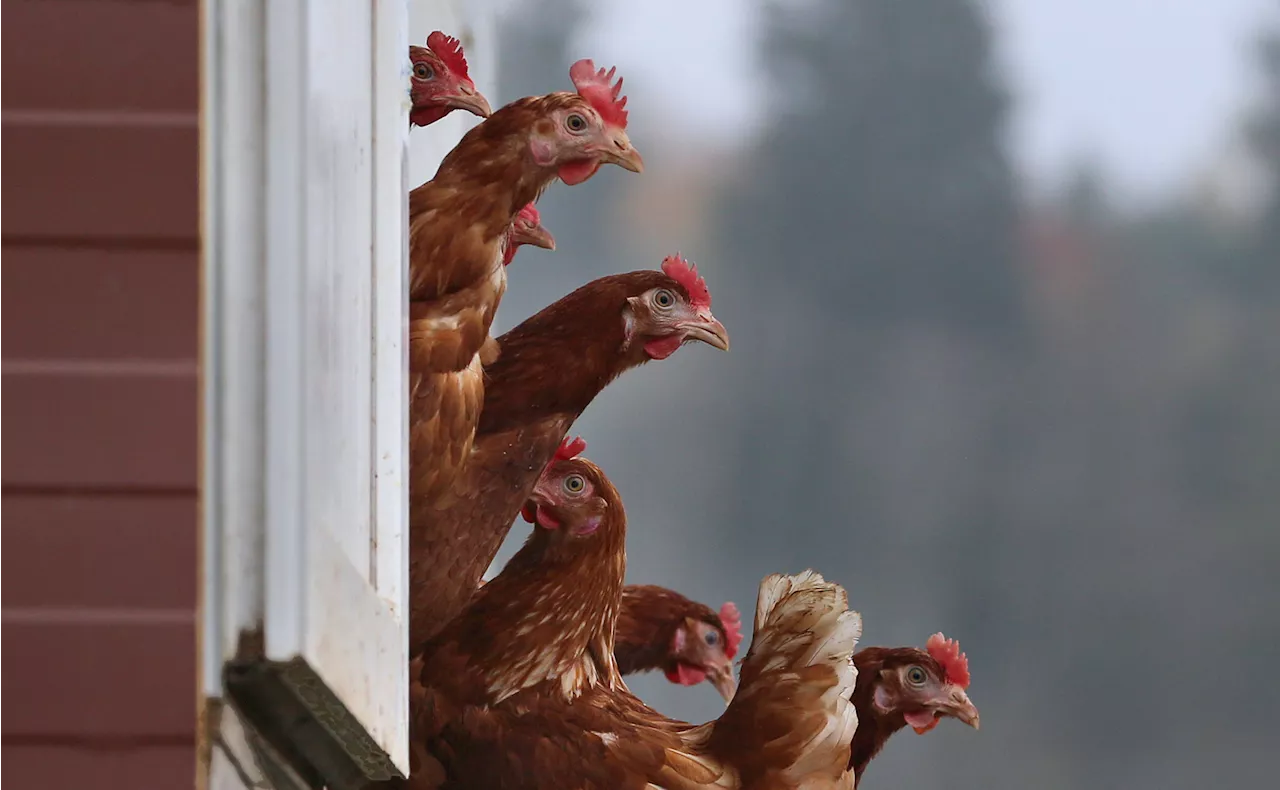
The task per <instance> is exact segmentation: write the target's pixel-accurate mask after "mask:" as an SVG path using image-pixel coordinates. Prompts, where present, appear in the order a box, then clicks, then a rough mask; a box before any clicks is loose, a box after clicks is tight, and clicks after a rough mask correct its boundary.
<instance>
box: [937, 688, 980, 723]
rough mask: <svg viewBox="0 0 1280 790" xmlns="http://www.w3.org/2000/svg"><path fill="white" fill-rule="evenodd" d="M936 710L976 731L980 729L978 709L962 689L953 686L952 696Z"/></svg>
mask: <svg viewBox="0 0 1280 790" xmlns="http://www.w3.org/2000/svg"><path fill="white" fill-rule="evenodd" d="M935 710H936V711H937V712H938V713H940V714H942V715H943V716H950V717H952V718H953V719H957V720H959V721H962V722H964V723H965V724H968V725H969V726H970V727H972V728H974V729H975V730H976V729H978V708H977V706H975V705H974V704H973V702H971V701H970V700H969V695H968V694H966V693H965V691H964V689H962V688H959V687H956V686H952V687H951V693H950V695H949V696H948V697H947V698H946V699H945V700H943V701H942V702H941V703H939V704H938V705H937V707H936V708H935Z"/></svg>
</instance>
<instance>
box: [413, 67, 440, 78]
mask: <svg viewBox="0 0 1280 790" xmlns="http://www.w3.org/2000/svg"><path fill="white" fill-rule="evenodd" d="M413 76H414V78H415V79H419V80H429V79H432V78H433V77H435V76H436V73H435V71H434V70H433V69H432V68H431V67H430V66H428V65H427V64H425V63H415V64H413Z"/></svg>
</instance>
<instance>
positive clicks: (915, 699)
mask: <svg viewBox="0 0 1280 790" xmlns="http://www.w3.org/2000/svg"><path fill="white" fill-rule="evenodd" d="M853 663H854V664H855V665H856V666H857V667H858V682H857V688H855V689H854V692H853V702H854V705H856V706H857V708H858V731H857V732H856V733H855V734H854V736H853V749H852V754H851V755H850V758H849V767H850V768H852V769H853V771H854V774H855V776H856V777H857V778H858V779H861V777H862V774H863V772H864V771H866V770H867V764H868V763H869V762H871V758H872V757H875V756H876V754H878V753H879V751H880V750H881V749H882V748H884V744H885V742H886V741H888V740H889V736H890V735H893V734H894V733H895V732H897V731H898V730H901V729H902V728H903V727H906V726H907V725H910V726H911V728H912V729H914V730H915V731H916V732H917V733H918V734H921V735H923V734H924V733H926V732H928V731H929V730H932V729H933V728H934V727H936V726H937V725H938V722H939V721H941V719H942V717H943V716H950V717H952V718H954V719H958V720H959V721H962V722H964V723H965V724H968V725H969V726H970V727H973V728H974V729H975V730H976V729H977V728H978V709H977V708H976V707H975V706H974V704H973V702H971V701H970V700H969V695H968V693H967V692H966V689H967V688H968V687H969V660H968V658H967V657H966V656H965V655H964V654H963V653H961V652H960V645H959V643H957V642H956V641H955V640H954V639H947V638H946V637H944V636H943V635H942V634H940V633H938V634H934V635H933V636H931V637H929V640H928V641H927V642H926V643H925V649H924V650H920V649H919V648H915V647H892V648H886V647H868V648H864V649H862V650H859V651H858V652H857V653H855V654H854V656H853Z"/></svg>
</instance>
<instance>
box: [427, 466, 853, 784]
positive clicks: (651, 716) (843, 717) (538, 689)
mask: <svg viewBox="0 0 1280 790" xmlns="http://www.w3.org/2000/svg"><path fill="white" fill-rule="evenodd" d="M582 446H583V445H582V443H581V442H580V441H575V442H565V443H563V444H561V445H560V447H559V448H558V451H557V452H556V453H555V455H554V457H553V459H552V461H551V463H550V464H548V466H547V468H546V469H545V470H544V472H543V473H542V474H541V475H540V476H539V478H538V480H537V482H536V484H535V485H534V487H533V489H532V491H531V494H530V497H529V501H528V503H527V506H526V507H527V508H528V511H529V512H530V513H531V514H532V516H533V518H534V521H535V524H536V526H535V528H534V530H533V533H532V534H531V535H530V537H529V539H528V540H527V541H526V542H525V545H524V546H523V547H522V548H521V549H520V551H519V552H517V554H516V555H515V556H514V557H513V558H512V559H511V561H510V562H509V563H508V564H507V566H506V567H505V568H504V569H503V571H502V572H501V573H500V574H498V576H497V577H495V578H494V579H493V580H492V581H490V582H489V583H488V584H486V585H484V586H483V587H482V588H481V589H480V590H479V591H478V592H477V593H476V596H475V599H474V600H473V601H472V602H471V604H470V605H469V606H468V607H467V608H466V610H465V611H464V612H463V613H462V614H461V615H459V616H458V617H457V618H456V619H454V620H453V621H451V622H450V623H449V624H448V625H446V626H445V628H444V629H442V630H441V631H440V632H439V633H437V634H436V635H435V637H434V638H432V639H431V640H430V641H429V642H428V643H427V645H426V648H425V650H424V652H423V655H422V657H421V659H420V660H419V661H417V662H415V665H414V669H415V670H416V672H417V679H418V681H419V685H418V686H417V687H416V688H415V699H414V704H413V709H412V711H411V735H410V738H411V741H412V744H413V762H414V765H413V766H412V771H413V773H412V775H411V776H410V783H411V786H413V787H414V788H417V789H418V790H426V788H436V787H442V786H447V787H450V788H460V789H461V788H481V787H483V788H545V787H573V788H592V789H594V788H601V789H602V790H603V788H610V789H611V790H612V789H613V788H635V789H636V790H639V789H640V788H669V789H670V790H675V789H676V788H680V789H681V790H684V789H686V788H687V789H692V788H712V787H714V788H724V789H725V790H733V789H734V788H772V787H786V788H836V787H852V782H853V775H852V773H851V772H850V771H849V770H848V762H849V750H850V742H851V740H852V738H853V734H854V730H855V728H856V726H857V713H856V710H855V708H854V706H853V704H852V702H851V701H850V698H851V696H852V694H853V691H854V687H855V682H856V676H857V670H856V669H855V667H854V664H853V661H852V655H853V650H854V647H855V645H856V643H857V640H858V637H859V636H860V634H861V619H860V617H859V616H858V614H857V613H856V612H851V611H849V610H848V603H847V599H846V597H845V593H844V590H843V589H841V588H840V587H839V586H838V585H834V584H829V583H827V582H826V581H824V580H823V578H822V577H821V576H820V575H818V574H817V573H814V572H812V571H809V572H806V573H803V574H800V575H798V576H781V575H774V576H771V577H769V578H767V579H765V581H764V582H763V583H762V584H761V586H760V595H759V600H758V603H757V607H756V618H755V631H754V638H753V641H752V645H751V649H750V650H749V651H748V653H747V656H746V658H745V660H744V662H743V668H742V685H741V686H740V688H739V689H738V692H737V694H736V695H735V696H734V698H733V701H732V702H731V703H730V705H729V707H728V708H727V709H726V710H725V712H724V714H723V715H722V716H721V717H720V718H719V719H717V720H716V721H714V722H709V723H707V724H704V725H701V726H691V725H689V724H686V723H684V722H678V721H674V720H672V719H668V718H666V717H664V716H662V715H661V714H659V713H657V712H656V711H653V710H652V709H650V708H648V707H647V706H645V705H644V703H642V702H641V701H640V700H639V699H637V698H636V697H635V696H634V695H633V694H631V693H630V691H629V690H628V689H627V687H626V684H625V683H624V682H623V680H622V675H621V673H620V671H619V668H618V665H617V662H616V661H615V659H614V633H615V627H616V623H617V620H618V616H619V611H620V609H621V605H622V588H623V579H624V576H625V573H626V547H625V542H626V513H625V510H624V509H623V505H622V500H621V498H620V496H619V495H618V491H617V489H616V488H614V486H613V484H612V483H611V482H610V481H609V479H608V478H607V477H606V476H605V475H604V473H603V472H602V471H601V470H600V469H599V467H597V466H596V465H594V464H592V463H591V462H590V461H587V460H586V459H583V458H580V457H576V453H577V452H579V451H580V450H581V449H582Z"/></svg>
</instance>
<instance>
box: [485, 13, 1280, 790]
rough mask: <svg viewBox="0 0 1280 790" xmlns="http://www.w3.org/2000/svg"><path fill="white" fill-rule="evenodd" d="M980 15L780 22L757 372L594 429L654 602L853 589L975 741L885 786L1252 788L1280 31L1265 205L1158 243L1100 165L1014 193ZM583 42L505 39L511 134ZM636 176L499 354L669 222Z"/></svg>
mask: <svg viewBox="0 0 1280 790" xmlns="http://www.w3.org/2000/svg"><path fill="white" fill-rule="evenodd" d="M783 5H785V8H783V7H781V6H783ZM983 8H985V5H983V4H981V3H979V2H978V0H806V1H805V2H788V3H785V4H779V7H776V8H771V9H770V10H769V11H768V16H767V18H766V19H765V24H764V25H762V27H761V29H762V31H763V33H764V38H763V40H762V41H761V42H760V45H761V50H760V51H761V56H762V57H761V60H760V62H761V63H762V65H763V67H764V68H763V74H762V75H761V77H760V79H762V80H765V81H767V87H766V88H765V89H764V90H763V92H762V94H761V95H762V107H763V114H764V116H765V117H764V128H763V129H762V131H761V133H760V135H759V137H758V139H756V140H754V141H752V144H751V145H750V146H749V147H747V149H746V150H745V151H742V152H740V153H739V155H738V158H737V159H736V161H734V164H735V165H736V170H735V171H734V172H730V173H727V174H725V176H724V177H723V191H722V195H721V196H720V198H719V201H718V205H717V207H716V208H717V209H718V212H717V213H718V216H717V219H718V222H719V232H718V234H717V235H718V237H719V239H718V246H719V248H720V249H719V250H718V251H717V254H716V256H715V259H716V261H717V263H716V270H715V275H714V277H711V276H709V279H711V289H712V291H713V293H714V294H715V299H716V308H715V309H716V314H717V315H718V316H719V317H720V318H721V319H722V320H724V322H725V324H726V325H727V326H728V327H729V328H730V331H731V333H732V335H733V346H734V349H733V352H732V353H730V354H728V355H723V356H716V357H714V358H711V357H710V356H709V354H705V353H704V354H699V353H698V351H696V350H694V351H690V352H687V353H684V352H682V354H680V355H677V356H676V357H675V358H673V359H672V360H669V361H666V362H664V363H662V365H661V366H657V368H658V369H649V370H646V371H645V372H643V373H636V374H634V376H633V377H629V378H627V379H625V380H624V381H623V382H620V383H619V384H618V385H615V386H614V387H611V388H610V391H609V392H608V393H606V395H605V396H604V397H602V399H601V401H602V402H601V403H599V404H596V405H593V407H592V409H591V410H589V411H588V413H587V414H586V415H584V418H583V420H582V421H581V425H580V427H578V428H576V432H581V433H583V435H584V436H586V438H587V439H588V441H589V442H591V443H592V447H593V450H592V453H593V457H596V458H598V459H600V460H602V461H604V462H605V463H606V465H607V468H608V469H609V470H610V473H611V474H613V475H616V478H617V479H618V481H619V484H620V487H622V488H623V490H624V498H625V499H626V501H627V508H628V514H629V515H630V516H633V517H634V520H633V522H632V523H633V525H634V529H633V534H632V537H631V538H629V546H630V548H631V549H632V559H633V565H632V568H631V570H630V572H629V574H630V577H631V580H632V581H643V582H653V583H661V584H669V585H672V586H675V587H678V588H680V589H683V590H685V591H687V592H690V593H691V594H693V595H695V596H700V597H704V598H707V600H709V601H711V602H715V601H716V600H722V599H723V597H734V598H737V599H738V602H739V604H740V605H745V608H749V606H750V604H749V599H747V600H744V597H745V596H748V595H751V594H754V591H755V588H756V585H757V583H758V582H759V580H760V578H761V577H762V576H763V575H764V574H766V573H770V572H774V571H795V570H799V569H802V568H805V567H815V568H817V569H819V570H821V571H823V572H824V573H827V574H828V575H829V576H831V577H832V578H836V579H839V580H840V581H841V582H842V583H844V584H845V585H846V586H847V587H848V589H849V592H850V596H851V599H852V601H853V603H854V605H855V606H856V607H857V608H858V609H860V610H861V611H862V613H863V615H864V617H865V622H866V634H865V638H864V644H868V645H870V644H908V643H915V644H919V643H921V642H922V641H923V640H924V638H926V637H927V635H928V634H929V633H931V632H932V631H933V630H937V629H939V628H942V629H945V630H946V631H947V633H948V635H951V636H956V637H958V638H959V639H960V640H961V643H962V644H963V645H965V646H966V649H967V650H968V652H969V655H970V658H971V659H972V662H973V666H974V687H973V689H972V691H973V693H974V696H975V700H977V702H978V704H979V706H980V707H981V709H982V712H983V719H984V728H983V730H982V733H981V734H980V735H978V736H973V737H970V736H972V733H968V732H958V733H956V732H952V733H946V732H945V731H943V730H941V729H940V730H939V734H938V735H931V736H930V737H929V738H927V739H923V740H922V741H915V740H911V739H909V742H905V743H897V744H896V745H891V746H890V748H889V749H888V750H886V753H885V754H884V755H883V756H881V757H879V758H877V768H876V769H875V770H876V772H877V775H879V776H880V777H881V778H880V779H878V780H876V781H877V782H878V783H879V784H883V785H885V786H893V785H912V784H922V783H925V782H927V781H936V779H937V777H938V776H947V777H948V781H949V782H950V783H951V784H952V785H954V786H955V787H957V788H961V787H1028V786H1034V787H1046V788H1047V787H1079V786H1089V785H1091V784H1099V783H1101V784H1103V785H1105V786H1108V787H1110V786H1116V787H1122V786H1123V787H1161V788H1172V787H1188V788H1190V787H1198V786H1214V787H1216V786H1235V785H1239V786H1249V785H1250V784H1251V783H1253V784H1261V783H1262V781H1261V777H1263V776H1265V775H1266V774H1264V771H1269V770H1270V769H1269V765H1270V762H1271V758H1270V751H1271V749H1272V747H1271V742H1272V741H1273V740H1274V739H1275V735H1276V733H1277V729H1276V725H1275V724H1274V723H1272V722H1270V720H1269V719H1268V718H1267V712H1268V711H1270V710H1272V709H1274V708H1275V707H1276V706H1277V705H1278V704H1280V686H1276V685H1275V684H1270V685H1268V684H1265V683H1262V684H1259V683H1258V682H1257V681H1258V679H1259V678H1265V677H1267V676H1268V675H1267V673H1268V672H1269V671H1270V666H1271V664H1272V663H1274V658H1275V655H1276V650H1277V645H1278V644H1280V643H1277V641H1276V635H1275V633H1274V628H1270V629H1268V628H1265V627H1259V624H1269V623H1272V622H1273V621H1274V620H1275V615H1274V609H1275V605H1276V601H1277V600H1280V576H1277V575H1276V574H1275V572H1274V568H1275V566H1276V565H1277V564H1278V563H1280V530H1278V529H1277V528H1276V525H1277V524H1280V495H1278V494H1277V493H1276V492H1277V482H1278V481H1280V353H1277V351H1276V348H1277V338H1280V238H1278V236H1277V234H1280V20H1277V24H1276V26H1275V30H1274V31H1273V32H1272V34H1271V36H1270V37H1269V38H1267V39H1266V41H1267V43H1264V44H1263V45H1261V48H1260V50H1258V51H1259V52H1260V53H1261V56H1260V57H1259V58H1258V59H1257V60H1256V61H1255V62H1256V63H1257V64H1258V67H1259V69H1260V70H1261V73H1262V74H1263V75H1265V79H1266V80H1267V85H1268V87H1267V88H1266V92H1265V95H1264V96H1263V102H1262V103H1261V104H1260V106H1259V107H1258V108H1257V112H1256V113H1255V114H1254V116H1253V118H1252V120H1251V121H1250V126H1249V130H1250V131H1249V133H1250V135H1251V138H1250V139H1251V140H1252V141H1253V145H1254V150H1255V151H1256V152H1257V154H1258V156H1259V159H1260V161H1262V162H1263V166H1264V167H1266V168H1267V169H1269V170H1270V172H1271V173H1272V174H1273V180H1274V181H1275V182H1276V183H1277V188H1276V189H1275V190H1274V191H1273V193H1272V195H1271V198H1270V202H1269V203H1268V204H1267V205H1266V206H1265V207H1264V210H1263V212H1262V215H1261V216H1260V217H1259V218H1258V219H1257V220H1256V221H1253V222H1251V223H1250V222H1248V221H1247V220H1244V219H1241V218H1239V217H1227V218H1226V221H1223V218H1222V216H1215V215H1214V214H1213V213H1212V212H1209V211H1206V210H1205V207H1204V206H1202V205H1199V204H1198V203H1197V202H1196V201H1195V200H1193V199H1190V198H1189V197H1188V196H1186V195H1172V194H1171V195H1168V196H1166V199H1165V200H1164V201H1163V202H1162V203H1160V204H1158V205H1155V206H1148V207H1146V208H1145V209H1144V210H1142V211H1140V212H1135V211H1134V210H1133V209H1132V208H1127V207H1125V206H1123V205H1121V201H1119V200H1117V199H1116V198H1115V195H1114V194H1113V190H1112V189H1111V186H1110V179H1109V175H1110V174H1109V173H1108V172H1107V171H1106V170H1105V168H1103V167H1101V166H1099V165H1098V164H1097V163H1095V162H1091V161H1090V160H1088V159H1082V160H1081V161H1080V162H1079V163H1078V166H1077V167H1076V168H1074V169H1073V170H1072V171H1071V173H1070V174H1069V175H1068V178H1066V179H1064V182H1063V184H1062V188H1061V189H1060V190H1058V193H1057V195H1056V197H1054V198H1052V199H1049V200H1047V201H1044V202H1043V203H1039V202H1031V201H1029V200H1028V199H1027V198H1026V197H1025V196H1023V195H1020V194H1019V189H1018V184H1017V181H1016V178H1015V177H1014V174H1013V172H1012V168H1011V165H1010V162H1009V154H1008V151H1007V149H1006V144H1005V140H1004V125H1005V122H1006V120H1007V117H1008V115H1009V114H1010V112H1011V110H1012V109H1013V107H1012V106H1011V97H1009V96H1008V95H1007V94H1006V91H1005V89H1004V87H1003V86H1002V83H1001V79H1000V75H999V74H998V73H997V72H996V69H995V67H994V65H993V61H992V51H991V48H992V41H991V33H990V30H989V28H988V25H987V21H986V18H985V16H984V14H983V13H982V9H983ZM580 18H581V8H580V6H579V4H578V2H574V0H539V2H536V3H533V2H531V3H528V4H518V5H516V6H515V7H514V9H513V10H512V11H511V12H510V14H509V15H508V16H507V17H506V19H505V21H504V25H503V28H502V30H503V50H504V51H503V57H502V75H503V82H502V85H503V96H502V97H501V98H502V99H503V100H510V99H511V98H514V97H515V96H518V95H525V94H528V93H536V92H544V91H546V90H548V89H550V88H553V87H557V86H564V87H566V88H567V87H568V82H567V74H566V71H565V70H566V67H567V64H568V63H569V62H571V61H572V60H573V59H574V58H575V57H578V56H580V55H581V54H592V53H590V52H583V53H578V52H575V51H573V47H572V46H571V43H570V42H571V41H572V40H573V35H574V29H575V22H576V21H578V20H580ZM1106 23H1107V22H1106V20H1099V24H1106ZM1065 34H1069V33H1064V35H1065ZM1079 47H1080V51H1081V53H1082V57H1086V56H1087V54H1086V53H1087V51H1088V47H1089V42H1088V41H1087V40H1081V41H1080V42H1079ZM1250 54H1252V53H1250ZM601 57H607V56H605V55H603V54H602V55H601ZM677 78H684V77H683V76H681V77H673V79H677ZM637 98H638V100H637V102H635V105H636V112H637V113H639V112H640V108H641V107H642V106H644V105H643V104H642V102H641V101H639V98H640V97H637ZM672 120H673V119H669V118H667V119H662V118H657V119H651V122H654V123H661V122H663V121H666V122H668V123H670V122H671V121H672ZM678 120H679V119H678V118H677V119H674V121H677V122H678ZM1224 120H1225V119H1224ZM671 125H674V126H676V127H677V132H676V133H674V135H673V136H675V137H677V139H678V142H679V144H680V145H681V146H687V147H690V148H692V147H694V145H695V143H696V142H697V141H688V140H686V139H684V138H679V136H678V126H679V125H678V123H675V124H671ZM642 150H643V148H642ZM646 153H648V152H647V151H646ZM718 153H719V152H718ZM655 159H656V157H655ZM1188 164H1190V163H1188ZM660 171H661V166H655V167H654V168H653V172H652V173H650V174H646V175H645V176H642V178H646V179H648V178H655V177H657V176H658V175H659V173H660ZM619 178H621V179H633V178H635V177H634V176H632V175H630V174H622V173H612V172H611V171H610V169H609V168H606V169H605V171H604V172H602V173H601V174H600V176H597V179H600V181H603V183H601V182H598V181H596V180H593V182H592V184H591V185H590V186H589V187H585V188H573V189H567V188H560V187H557V188H553V189H551V190H549V191H548V193H547V194H546V196H545V198H544V199H543V201H542V202H541V204H540V205H541V207H542V209H543V212H544V215H545V216H546V217H547V220H548V225H549V227H551V229H552V230H553V231H554V232H556V233H557V234H558V235H559V236H561V238H562V239H563V241H564V244H563V245H562V249H561V250H560V251H558V252H557V253H556V254H555V256H554V262H553V263H552V264H551V265H543V264H542V262H541V261H535V259H534V258H535V256H538V255H539V253H538V252H536V251H533V252H530V253H527V255H529V259H528V261H527V264H521V265H519V266H515V267H512V271H511V273H510V274H511V277H512V286H511V289H510V291H509V292H508V296H507V297H506V300H505V301H504V304H503V309H502V314H501V316H500V319H501V320H502V321H503V322H504V325H505V326H509V325H510V324H511V323H514V321H515V320H518V319H519V318H521V317H523V315H527V314H528V312H530V311H531V310H532V309H534V308H536V307H539V306H541V305H543V304H546V303H547V302H549V301H551V300H552V299H554V298H557V297H558V296H560V295H562V294H563V293H564V292H566V291H567V289H568V288H569V287H572V286H573V285H576V284H578V283H580V282H581V281H582V280H583V279H586V278H587V277H589V276H599V275H600V274H604V273H606V272H608V271H616V270H617V267H616V265H615V264H616V260H617V258H618V255H619V254H620V253H621V254H627V253H626V251H619V250H618V249H617V248H616V246H615V247H614V248H613V249H609V248H608V247H607V246H606V244H607V242H608V236H609V235H615V236H618V235H622V234H619V233H618V230H619V224H620V223H623V222H627V221H633V222H634V226H635V227H644V226H645V223H646V221H647V220H646V218H645V217H637V218H635V219H634V220H629V218H628V217H627V216H626V214H625V213H624V210H623V209H620V205H621V204H620V201H619V198H620V196H622V195H627V194H633V193H629V192H627V190H628V189H632V188H636V189H638V188H639V187H638V185H637V186H634V187H633V184H634V183H635V182H630V181H625V180H624V181H618V180H617V179H619ZM606 179H607V181H606ZM661 243H662V245H663V246H664V247H667V246H671V247H674V248H679V247H680V244H681V239H679V238H672V239H662V240H661ZM648 252H649V250H647V249H646V251H645V253H646V254H648ZM524 254H525V253H522V255H524ZM698 254H700V255H705V254H706V253H704V252H701V251H699V253H698ZM708 259H710V256H708ZM522 260H523V259H522ZM672 393H675V394H674V395H673V394H672ZM655 403H660V404H663V405H662V407H661V408H655V406H654V404H655ZM708 404H710V405H708ZM691 469H695V470H696V472H691V471H690V470H691ZM690 499H695V500H697V501H698V502H699V503H700V506H699V508H693V507H691V506H690V505H689V501H690ZM707 503H710V504H707ZM708 512H710V513H714V514H715V515H713V516H711V517H707V516H705V515H704V514H706V513H708ZM694 513H696V517H695V516H693V515H691V514H694ZM659 556H661V559H660V560H658V559H655V557H659ZM721 596H723V597H721ZM650 681H652V682H650ZM634 687H635V688H637V689H638V690H641V693H642V694H644V696H645V698H646V699H648V700H650V701H651V702H654V703H656V704H657V705H658V706H659V707H660V708H661V709H662V710H664V711H666V712H669V713H672V714H674V715H678V716H688V717H689V718H693V719H703V718H707V717H710V716H713V715H716V713H717V711H718V706H719V701H718V700H717V699H715V698H714V694H709V695H698V694H696V693H690V690H687V689H676V688H674V687H671V686H670V684H668V683H666V682H665V681H664V680H662V679H661V678H660V677H658V678H656V679H655V678H640V679H637V681H636V685H635V686H634ZM957 766H963V767H964V770H963V772H962V773H963V776H960V775H959V774H960V773H961V772H960V771H958V770H957ZM874 778H875V777H873V779H874Z"/></svg>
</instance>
